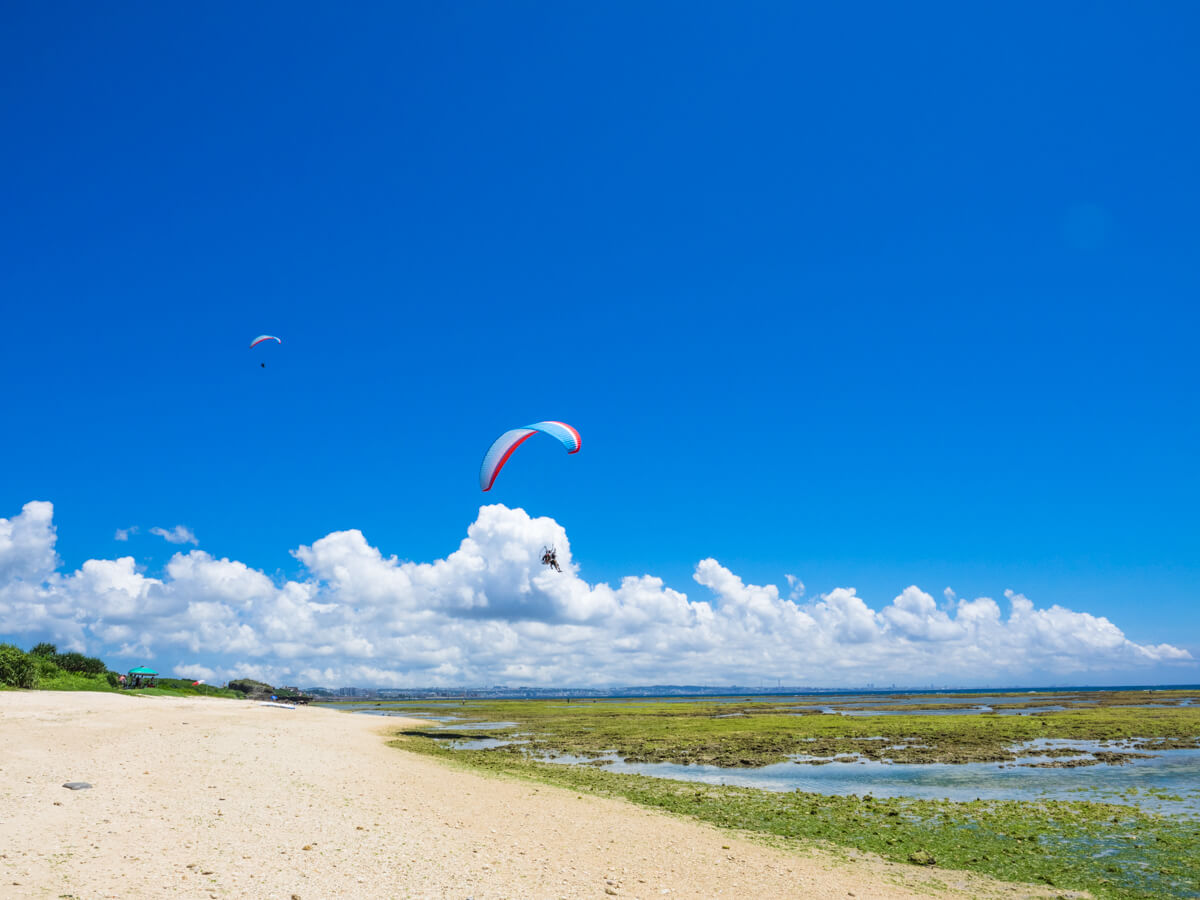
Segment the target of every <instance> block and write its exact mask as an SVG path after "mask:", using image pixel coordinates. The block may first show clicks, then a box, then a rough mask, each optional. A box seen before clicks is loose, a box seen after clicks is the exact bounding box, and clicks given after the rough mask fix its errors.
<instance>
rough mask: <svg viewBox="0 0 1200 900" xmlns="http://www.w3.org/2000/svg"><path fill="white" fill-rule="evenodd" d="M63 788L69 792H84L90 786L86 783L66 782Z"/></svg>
mask: <svg viewBox="0 0 1200 900" xmlns="http://www.w3.org/2000/svg"><path fill="white" fill-rule="evenodd" d="M63 787H65V788H66V789H67V790H69V791H86V790H87V789H88V788H90V787H91V785H90V784H88V783H87V782H86V781H68V782H67V783H66V784H64V785H63Z"/></svg>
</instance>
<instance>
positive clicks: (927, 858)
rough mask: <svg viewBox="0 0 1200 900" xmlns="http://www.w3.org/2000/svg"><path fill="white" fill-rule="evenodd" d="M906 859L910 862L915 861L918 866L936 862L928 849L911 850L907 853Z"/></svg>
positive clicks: (930, 864)
mask: <svg viewBox="0 0 1200 900" xmlns="http://www.w3.org/2000/svg"><path fill="white" fill-rule="evenodd" d="M908 861H909V862H910V863H915V864H916V865H918V866H932V865H935V864H936V863H937V860H935V859H934V858H933V854H932V853H930V852H929V851H928V850H915V851H913V852H912V853H910V854H908Z"/></svg>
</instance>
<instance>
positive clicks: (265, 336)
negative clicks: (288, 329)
mask: <svg viewBox="0 0 1200 900" xmlns="http://www.w3.org/2000/svg"><path fill="white" fill-rule="evenodd" d="M263 341H274V342H275V343H277V344H282V343H283V341H281V340H280V339H279V338H277V337H275V335H273V334H260V335H259V336H258V337H256V338H255V339H254V340H252V341H251V342H250V349H251V350H253V349H254V348H255V347H257V346H258V345H259V344H261V343H262V342H263ZM259 365H260V366H261V367H262V368H264V369H265V368H266V367H267V364H266V363H259Z"/></svg>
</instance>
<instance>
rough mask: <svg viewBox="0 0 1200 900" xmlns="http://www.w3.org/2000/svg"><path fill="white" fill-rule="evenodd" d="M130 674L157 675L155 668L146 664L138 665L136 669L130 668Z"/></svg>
mask: <svg viewBox="0 0 1200 900" xmlns="http://www.w3.org/2000/svg"><path fill="white" fill-rule="evenodd" d="M129 674H130V675H157V674H158V673H157V672H155V671H154V670H153V669H148V668H146V667H145V666H138V667H137V668H136V669H130V670H129Z"/></svg>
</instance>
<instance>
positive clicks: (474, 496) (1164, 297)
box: [0, 2, 1200, 680]
mask: <svg viewBox="0 0 1200 900" xmlns="http://www.w3.org/2000/svg"><path fill="white" fill-rule="evenodd" d="M1198 26H1200V10H1198V9H1197V8H1196V7H1195V6H1194V5H1193V4H1187V3H1182V2H1180V3H1146V4H1138V5H1137V6H1136V7H1134V6H1130V5H1129V4H1118V3H1091V2H1089V3H1057V4H1051V5H1046V4H1040V3H1017V4H1007V5H1004V6H1002V7H1001V6H991V7H982V6H979V5H966V6H964V5H963V4H959V3H919V4H909V5H906V6H905V7H904V8H903V9H901V8H900V7H898V6H896V5H894V4H883V3H879V4H867V5H865V6H862V5H860V6H858V7H855V8H853V9H850V8H838V7H836V6H834V7H828V8H816V7H813V6H812V5H800V4H788V3H750V4H744V3H739V4H696V3H654V4H645V3H627V4H620V3H618V4H600V5H590V6H589V5H581V4H555V3H542V4H531V3H515V4H491V3H480V4H464V3H452V4H442V3H422V4H382V3H379V4H365V3H364V4H354V5H352V6H349V7H347V6H345V5H341V6H332V5H328V4H313V3H256V4H232V3H215V4H200V5H196V4H192V5H180V4H162V3H140V4H138V3H135V4H122V5H119V6H110V5H104V4H100V5H97V4H91V3H77V4H70V3H58V4H43V3H31V2H10V3H7V4H5V5H4V8H3V11H0V121H2V122H3V135H4V136H3V140H0V185H2V190H0V308H2V311H3V316H2V319H0V385H2V386H3V388H2V390H0V422H3V426H2V427H3V439H2V440H0V516H13V515H15V514H17V513H18V512H19V511H20V509H21V506H22V504H24V503H25V502H27V501H29V500H50V501H52V502H53V503H54V505H55V523H56V525H57V528H58V552H59V554H60V555H61V556H62V558H63V561H64V564H65V566H66V567H67V568H68V569H69V568H71V567H75V566H78V565H79V564H81V563H82V562H83V560H85V559H88V558H92V557H113V556H117V555H121V554H124V553H133V554H134V555H135V556H136V557H137V558H138V560H139V562H140V563H142V564H144V565H145V566H147V567H148V571H153V570H154V569H155V567H161V566H162V565H163V563H164V562H165V561H166V559H167V558H168V556H169V554H170V553H171V552H174V550H176V549H177V548H174V547H171V546H169V545H167V544H165V543H163V542H161V541H155V540H153V539H151V538H149V537H144V536H143V537H140V538H139V540H138V542H133V541H131V542H129V543H127V544H125V545H122V544H120V543H116V542H114V541H113V534H114V531H115V530H116V529H117V528H124V527H129V526H131V525H139V526H140V527H141V528H143V529H145V528H148V527H149V526H152V525H161V526H166V527H171V526H173V525H175V524H177V523H182V524H185V525H186V526H188V527H189V528H191V529H192V530H194V532H195V533H196V535H197V536H198V538H199V539H200V544H201V547H202V548H203V549H205V550H206V551H208V552H209V553H212V554H214V555H215V556H228V557H231V558H234V559H238V560H241V561H244V562H246V563H247V564H248V565H250V566H252V567H255V568H260V569H262V570H264V571H266V572H267V573H269V574H271V573H276V572H277V571H278V572H280V573H282V574H286V575H289V576H295V575H296V573H297V572H298V571H299V570H300V568H301V567H300V566H299V564H298V563H297V561H296V560H295V559H294V558H293V557H292V556H290V555H289V554H288V551H289V550H291V549H293V548H295V547H297V546H299V545H301V544H310V543H312V542H313V541H314V540H316V539H318V538H320V537H321V536H323V535H325V534H327V533H329V532H330V531H333V530H336V529H344V528H359V529H362V531H363V532H364V533H365V534H366V536H367V538H368V540H369V541H370V543H371V544H373V545H374V546H377V547H379V548H380V549H381V550H382V551H383V552H384V554H397V555H399V556H400V557H401V558H403V559H413V560H431V559H435V558H438V557H442V556H445V555H446V553H448V552H449V551H451V550H453V549H454V547H456V546H457V544H458V542H459V540H461V538H462V536H463V534H464V532H465V528H466V526H467V524H469V523H470V522H471V521H472V520H473V519H474V518H475V516H476V514H477V511H478V507H479V506H480V505H481V503H482V502H484V501H486V500H494V501H498V502H503V503H505V504H507V505H509V506H511V507H517V506H519V507H522V508H524V509H526V510H528V511H529V512H530V513H531V514H533V515H544V516H552V517H554V518H555V519H556V520H557V521H558V522H559V523H561V524H562V525H563V526H564V527H565V528H566V529H567V532H568V534H569V535H570V538H571V542H572V549H573V551H574V554H575V558H576V561H577V562H579V563H580V564H581V565H582V570H581V573H580V574H581V576H582V577H584V578H586V579H587V580H589V581H592V582H596V581H615V580H616V579H618V578H620V577H621V576H622V575H626V574H633V573H643V572H650V573H653V574H657V575H660V576H662V577H664V578H665V579H666V581H667V583H668V584H669V585H672V586H675V587H677V588H678V589H680V590H685V591H695V590H696V589H697V588H696V585H695V584H693V583H692V580H691V573H692V571H693V568H694V566H695V564H696V562H697V560H699V559H701V558H704V557H708V556H712V557H715V558H717V559H718V560H719V561H720V562H721V564H722V565H724V566H728V567H729V568H730V569H732V570H733V571H734V572H736V573H738V574H739V575H740V576H741V577H743V578H744V579H746V580H747V581H749V582H753V583H781V582H782V579H783V575H784V573H794V574H796V575H797V576H799V577H800V578H801V579H802V580H803V581H804V582H805V584H806V585H807V586H808V591H809V594H810V595H816V594H818V593H821V592H825V591H828V590H830V589H832V588H834V587H837V586H854V587H856V588H857V589H858V592H859V594H860V595H863V596H868V597H870V600H871V602H872V603H873V604H874V605H879V604H882V603H884V602H887V601H889V600H890V599H891V598H892V597H893V596H895V595H896V594H898V593H899V592H900V591H901V590H902V589H903V588H904V587H906V586H907V585H910V584H918V585H921V586H922V587H923V588H925V589H926V590H928V591H930V592H932V593H934V594H937V593H938V592H940V591H941V589H942V588H943V587H945V586H947V585H950V586H952V587H953V588H954V589H955V590H956V591H957V592H958V593H959V594H960V595H963V596H977V595H980V594H985V595H988V596H994V597H1000V596H1001V594H1002V592H1003V591H1004V590H1005V589H1006V588H1012V589H1014V590H1017V591H1020V592H1022V593H1024V594H1026V595H1027V596H1029V597H1030V598H1031V599H1033V600H1034V601H1035V602H1036V603H1037V604H1038V605H1039V606H1045V605H1050V604H1052V603H1059V604H1062V605H1064V606H1068V607H1071V608H1073V609H1078V610H1086V611H1087V612H1090V613H1093V614H1095V615H1104V616H1108V617H1110V618H1111V619H1113V621H1115V622H1116V623H1117V624H1118V625H1119V626H1120V627H1121V628H1122V629H1123V630H1124V631H1125V633H1126V635H1127V636H1128V637H1129V638H1130V639H1132V640H1145V641H1154V642H1157V641H1166V640H1170V641H1172V642H1173V643H1176V644H1178V645H1179V646H1183V647H1188V648H1191V649H1193V650H1197V649H1198V648H1200V637H1198V635H1200V611H1198V604H1197V598H1198V589H1200V553H1198V549H1200V514H1198V512H1197V510H1198V509H1200V476H1198V474H1197V466H1196V462H1197V457H1198V452H1200V424H1198V421H1200V419H1198V414H1200V399H1198V394H1197V389H1198V387H1200V375H1198V369H1197V356H1196V352H1195V349H1194V348H1195V345H1196V332H1197V325H1198V324H1200V312H1198V311H1197V298H1198V297H1200V267H1198V266H1197V260H1198V259H1200V214H1198V212H1197V199H1198V198H1200V166H1198V165H1197V160H1198V159H1200V126H1198V124H1197V121H1198V120H1197V116H1196V112H1195V107H1196V87H1197V85H1198V84H1200V55H1198V54H1197V53H1196V48H1195V35H1196V33H1197V27H1198ZM263 332H267V333H271V334H277V335H279V336H280V337H282V339H283V345H282V346H278V347H276V346H263V347H259V348H257V349H256V350H255V351H253V352H252V351H249V350H248V349H247V344H248V342H249V340H250V339H251V338H253V337H254V336H255V335H257V334H260V333H263ZM263 361H265V362H266V364H267V365H266V368H261V367H260V365H259V363H260V362H263ZM545 418H557V419H563V420H565V421H568V422H570V423H572V424H573V425H575V426H576V427H577V428H578V429H579V431H580V432H581V433H582V435H583V449H582V452H580V453H579V454H577V455H575V456H571V457H568V456H566V455H565V454H564V453H562V450H561V448H560V447H558V446H557V445H556V444H554V442H552V441H550V440H545V439H542V440H532V441H530V442H528V443H527V444H526V445H525V446H524V447H522V449H521V450H520V451H519V455H518V456H514V458H513V460H512V462H510V464H509V466H508V467H507V468H506V469H505V471H504V473H503V474H502V475H501V477H500V479H499V480H498V482H497V485H496V488H495V489H494V490H493V491H492V492H491V493H490V494H489V495H483V494H481V493H480V491H479V489H478V485H477V481H476V479H477V471H478V465H479V461H480V458H481V457H482V455H483V453H484V451H485V450H486V449H487V447H488V445H489V444H490V442H491V440H492V439H493V438H494V437H495V436H496V435H498V434H499V433H500V432H502V431H504V430H505V429H507V428H510V427H513V426H517V425H522V424H525V423H526V422H530V421H537V420H539V419H545ZM1191 680H1195V679H1194V678H1192V679H1191Z"/></svg>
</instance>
